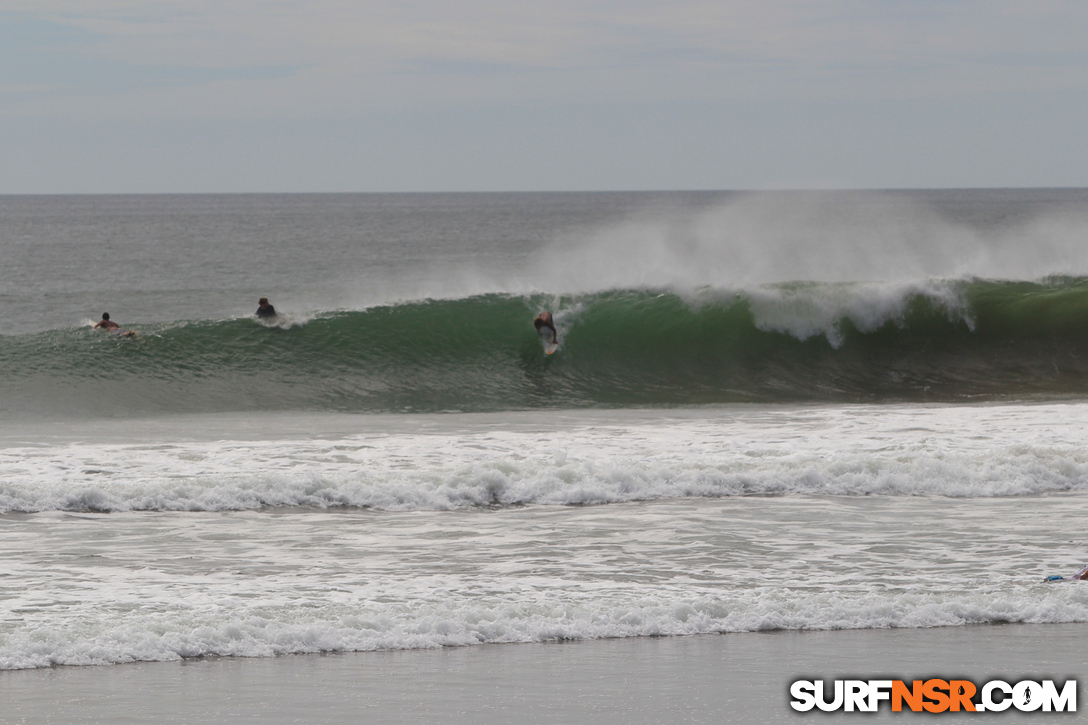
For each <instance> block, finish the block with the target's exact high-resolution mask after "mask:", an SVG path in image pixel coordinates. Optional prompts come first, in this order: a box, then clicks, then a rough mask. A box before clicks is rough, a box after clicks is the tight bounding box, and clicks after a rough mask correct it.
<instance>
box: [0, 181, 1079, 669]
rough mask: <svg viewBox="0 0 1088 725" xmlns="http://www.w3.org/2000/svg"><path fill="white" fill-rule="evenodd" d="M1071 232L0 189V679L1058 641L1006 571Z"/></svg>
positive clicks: (750, 197)
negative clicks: (130, 670)
mask: <svg viewBox="0 0 1088 725" xmlns="http://www.w3.org/2000/svg"><path fill="white" fill-rule="evenodd" d="M1086 234H1088V192H1086V191H1079V190H979V191H918V192H850V193H845V192H843V193H761V194H740V193H724V192H722V193H709V192H705V193H704V192H698V193H696V192H690V193H669V194H627V193H624V194H618V193H617V194H493V195H489V194H466V195H457V194H438V195H424V194H420V195H298V196H272V195H269V196H218V195H211V196H119V197H106V196H102V197H0V248H2V250H3V254H2V255H0V303H2V305H3V309H4V311H5V313H4V315H2V316H0V546H2V547H3V550H4V551H5V556H4V557H3V558H2V559H0V669H25V668H39V667H48V666H52V665H58V664H63V665H108V664H118V663H125V662H133V661H168V660H176V659H180V658H192V657H201V656H208V655H226V656H235V655H236V656H246V657H267V656H273V655H281V654H294V653H312V652H344V651H369V650H390V649H420V648H434V647H443V646H469V645H477V644H482V643H506V642H550V641H564V640H584V639H599V638H607V637H645V636H659V635H685V634H703V633H724V632H751V631H767V630H840V629H872V628H906V629H910V628H932V627H952V626H967V625H979V624H993V623H1020V622H1024V623H1038V624H1049V623H1054V624H1056V623H1074V622H1088V585H1084V584H1082V583H1080V582H1074V583H1065V584H1062V583H1059V584H1046V583H1044V582H1043V579H1044V577H1046V576H1047V575H1050V574H1069V573H1072V572H1073V571H1076V570H1077V569H1079V568H1080V567H1081V566H1083V565H1084V563H1086V562H1085V559H1088V548H1086V542H1085V539H1084V535H1083V531H1084V526H1083V522H1084V519H1085V515H1086V514H1088V450H1086V448H1085V445H1084V444H1085V433H1084V431H1085V430H1086V429H1088V244H1085V235H1086ZM261 296H267V297H269V298H271V301H272V303H273V304H274V305H275V306H276V308H277V310H278V311H279V313H280V314H279V317H278V318H276V319H275V320H272V321H262V320H258V319H257V318H256V317H255V316H254V314H253V312H254V310H255V308H256V300H257V298H258V297H261ZM543 309H549V310H552V311H553V312H554V313H555V319H556V322H557V327H558V328H559V337H560V341H561V344H560V347H559V350H558V351H557V352H556V353H555V354H554V355H550V356H545V355H544V352H543V349H542V346H541V339H540V338H539V336H538V335H537V334H536V332H535V330H534V328H533V326H532V319H533V317H534V316H535V315H536V314H537V313H538V312H540V311H541V310H543ZM103 311H109V312H110V314H111V316H112V318H113V319H114V320H115V321H116V322H118V323H119V324H120V325H121V326H122V329H124V330H133V331H135V332H136V336H135V337H121V336H118V335H114V334H110V333H106V332H103V331H95V330H93V329H92V325H93V323H94V321H95V320H97V319H98V318H99V316H100V315H101V313H102V312H103ZM934 664H935V666H939V665H940V663H934Z"/></svg>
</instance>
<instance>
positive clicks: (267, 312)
mask: <svg viewBox="0 0 1088 725" xmlns="http://www.w3.org/2000/svg"><path fill="white" fill-rule="evenodd" d="M275 316H276V308H275V307H273V306H272V305H268V306H267V307H258V308H257V317H275Z"/></svg>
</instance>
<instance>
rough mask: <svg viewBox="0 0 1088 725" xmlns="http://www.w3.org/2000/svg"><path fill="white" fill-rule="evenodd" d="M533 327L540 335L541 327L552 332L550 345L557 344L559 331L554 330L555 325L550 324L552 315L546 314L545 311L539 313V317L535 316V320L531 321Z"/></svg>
mask: <svg viewBox="0 0 1088 725" xmlns="http://www.w3.org/2000/svg"><path fill="white" fill-rule="evenodd" d="M533 327H535V328H536V331H537V334H542V333H541V332H540V329H541V328H542V327H547V328H548V329H549V330H551V331H552V344H554V345H558V344H559V331H558V330H556V329H555V324H554V323H552V313H550V312H548V311H547V310H544V311H543V312H541V313H540V314H539V315H537V316H536V319H535V320H533Z"/></svg>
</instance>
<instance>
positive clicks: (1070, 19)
mask: <svg viewBox="0 0 1088 725" xmlns="http://www.w3.org/2000/svg"><path fill="white" fill-rule="evenodd" d="M0 138H2V141H0V193H54V192H55V193H67V192H91V193H99V192H244V191H255V192H266V191H488V190H493V191H507V190H512V191H513V190H527V191H532V190H598V189H762V188H871V187H875V188H897V187H965V186H966V187H978V186H984V187H989V186H1088V2H1084V1H1083V0H1021V1H1018V2H1012V1H1008V0H946V1H944V2H936V1H933V0H758V1H753V0H745V1H743V2H740V1H732V0H725V1H720V2H701V1H698V0H667V1H665V0H659V1H658V2H644V1H642V0H627V1H625V2H620V1H614V0H546V1H544V0H541V1H537V0H531V1H522V0H502V1H499V0H461V1H460V2H432V1H430V0H395V1H393V0H376V1H369V0H305V2H303V1H302V0H184V1H175V0H140V1H136V0H78V1H77V0H25V1H24V0H0Z"/></svg>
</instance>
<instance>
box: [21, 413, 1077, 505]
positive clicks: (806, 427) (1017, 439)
mask: <svg viewBox="0 0 1088 725" xmlns="http://www.w3.org/2000/svg"><path fill="white" fill-rule="evenodd" d="M455 419H457V420H460V421H470V422H469V423H468V425H470V426H472V425H484V421H489V420H493V419H492V418H489V417H487V416H484V417H477V418H475V419H474V418H473V416H455ZM513 419H517V415H514V418H513ZM473 420H476V421H477V422H476V423H472V422H471V421H473ZM187 425H197V426H198V425H199V423H198V422H195V421H190V423H188V424H187ZM450 425H451V426H452V425H455V423H454V422H453V420H451V421H450ZM1085 425H1088V405H1083V404H1066V405H1047V406H993V407H968V408H953V407H932V408H930V407H921V408H919V407H911V406H904V407H891V408H869V407H864V406H863V407H843V408H830V409H804V408H802V409H775V408H771V409H755V410H754V411H753V410H750V409H745V408H735V409H730V408H726V409H721V410H719V411H717V412H708V413H707V414H706V416H705V418H699V419H694V420H693V419H684V418H682V417H681V418H679V419H676V420H670V421H668V422H667V423H663V422H661V421H656V422H653V423H645V422H641V421H639V420H638V419H637V418H636V419H634V420H625V418H624V416H623V414H622V413H620V412H617V413H616V414H615V416H614V417H613V418H612V420H611V422H610V423H608V424H606V425H592V426H588V427H566V426H562V427H560V428H558V429H554V430H549V429H546V428H545V429H536V430H532V431H519V430H475V431H472V432H466V431H464V430H457V431H456V432H451V433H442V432H434V433H427V434H419V433H412V432H396V433H369V434H366V435H344V436H343V437H338V438H332V439H312V438H297V439H272V440H264V441H230V440H223V441H191V442H184V443H182V442H176V443H175V442H171V443H162V442H160V443H146V442H145V443H140V444H138V445H125V444H117V443H107V444H98V443H88V442H69V443H61V444H56V445H36V446H15V447H8V448H4V449H0V511H21V512H35V511H137V510H139V511H149V510H151V511H154V510H163V511H230V510H247V509H255V508H260V507H266V506H308V507H316V508H326V507H330V506H332V507H335V506H352V507H366V508H375V509H381V510H390V511H401V510H448V509H454V508H460V507H487V506H514V505H525V504H546V505H572V504H577V505H581V504H607V503H618V502H626V501H641V500H653V499H665V498H676V497H722V496H739V495H746V494H781V495H784V494H804V495H813V494H833V495H844V496H865V495H892V496H903V495H906V496H917V495H937V496H952V497H966V498H977V497H994V496H1023V495H1032V494H1042V493H1054V492H1062V491H1083V490H1088V453H1085V452H1084V450H1083V446H1082V445H1081V442H1080V431H1081V430H1082V426H1085Z"/></svg>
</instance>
